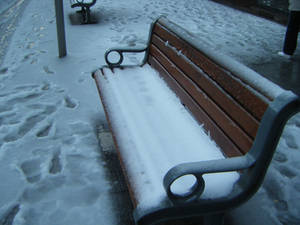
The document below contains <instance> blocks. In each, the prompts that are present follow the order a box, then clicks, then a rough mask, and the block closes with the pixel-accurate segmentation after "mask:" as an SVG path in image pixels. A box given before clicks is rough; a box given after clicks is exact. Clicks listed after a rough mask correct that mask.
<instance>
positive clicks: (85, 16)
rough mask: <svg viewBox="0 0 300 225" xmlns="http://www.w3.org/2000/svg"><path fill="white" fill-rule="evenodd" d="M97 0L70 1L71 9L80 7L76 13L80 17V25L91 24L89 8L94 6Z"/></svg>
mask: <svg viewBox="0 0 300 225" xmlns="http://www.w3.org/2000/svg"><path fill="white" fill-rule="evenodd" d="M96 1H97V0H70V4H71V8H75V7H81V10H80V11H77V12H78V13H81V15H82V23H84V24H88V23H92V21H91V10H90V7H92V6H93V5H95V3H96Z"/></svg>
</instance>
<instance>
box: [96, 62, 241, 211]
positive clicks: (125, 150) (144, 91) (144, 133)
mask: <svg viewBox="0 0 300 225" xmlns="http://www.w3.org/2000/svg"><path fill="white" fill-rule="evenodd" d="M104 74H105V75H104V76H102V75H101V76H99V79H100V82H99V84H100V88H101V89H102V100H103V102H104V104H105V105H106V110H107V113H108V114H109V115H110V118H111V120H110V122H111V126H112V129H113V131H114V135H115V138H116V140H117V142H118V144H119V145H118V146H119V148H120V149H119V150H120V154H121V157H122V158H124V163H125V165H124V166H125V167H126V170H127V173H128V179H129V180H130V183H131V184H133V185H132V188H133V191H134V192H135V193H134V195H135V196H136V198H137V199H136V200H137V202H138V204H139V207H142V208H145V209H147V208H151V207H154V206H157V205H159V203H160V202H161V201H163V200H164V199H166V198H167V195H166V192H165V190H164V187H163V177H164V175H165V174H166V173H167V171H168V170H169V169H170V168H172V167H173V166H175V165H177V164H180V163H184V162H196V161H204V160H212V159H221V158H224V156H223V154H222V152H221V151H220V149H219V147H218V146H217V145H216V144H215V142H214V141H212V140H211V139H210V137H209V136H208V135H207V134H206V133H205V131H204V129H203V128H202V127H201V125H199V124H198V122H197V121H196V120H194V118H193V117H192V116H191V115H190V113H189V112H188V111H187V110H186V109H185V108H184V106H183V105H182V104H181V102H180V100H179V99H178V98H177V96H176V95H175V94H174V93H173V92H172V91H171V90H170V89H169V88H168V86H167V85H166V83H165V82H164V80H163V79H162V78H161V77H160V76H159V74H158V73H157V72H156V71H155V70H154V69H152V68H151V67H150V66H149V65H147V64H146V65H144V66H143V67H135V68H126V69H114V72H112V71H111V70H110V69H108V68H107V69H104ZM238 178H239V174H238V173H237V172H230V173H218V174H210V175H204V179H205V184H206V186H205V190H204V192H203V194H202V197H201V198H206V199H207V198H216V197H222V196H226V195H228V194H229V193H230V191H231V190H232V187H233V184H234V183H235V182H236V181H237V180H238Z"/></svg>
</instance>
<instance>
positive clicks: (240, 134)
mask: <svg viewBox="0 0 300 225" xmlns="http://www.w3.org/2000/svg"><path fill="white" fill-rule="evenodd" d="M169 50H170V51H172V49H169ZM150 54H151V55H153V56H154V57H155V58H156V59H157V61H159V62H160V64H161V65H162V66H163V67H164V68H165V69H166V71H168V73H169V74H171V76H173V78H174V79H175V80H176V81H177V83H178V84H179V85H181V86H182V88H183V89H184V90H185V91H186V92H187V93H188V94H189V95H190V96H191V97H192V98H193V99H194V100H195V102H196V103H197V104H198V105H199V106H200V107H201V108H202V109H203V111H205V112H206V114H207V115H209V117H210V118H211V119H212V120H213V121H214V122H215V123H216V124H217V125H218V126H219V127H220V128H221V129H222V130H223V132H224V133H226V135H227V136H228V137H229V138H230V139H231V140H232V141H233V142H234V143H235V144H236V145H237V146H239V148H240V150H241V151H242V152H243V153H246V152H248V151H249V149H250V148H251V146H252V143H253V139H251V138H249V136H248V135H247V134H246V133H245V132H244V131H243V130H242V129H241V128H240V127H239V126H237V125H236V123H235V122H234V121H232V120H231V118H230V117H228V116H227V114H226V113H225V112H224V111H223V110H222V109H220V108H219V106H218V105H216V104H215V103H214V102H213V101H212V100H211V99H210V98H209V97H208V96H207V95H206V94H205V93H204V92H203V91H202V90H201V89H200V88H199V87H198V86H197V85H196V84H195V83H194V82H193V81H192V80H191V79H189V78H188V77H187V76H186V75H185V74H184V73H183V72H182V71H180V70H179V68H178V67H177V66H176V65H174V64H173V63H172V62H171V61H170V60H169V59H168V58H167V57H166V56H165V55H163V53H162V52H160V51H159V50H158V49H157V48H156V47H155V46H154V45H151V48H150Z"/></svg>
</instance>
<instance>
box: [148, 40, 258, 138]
mask: <svg viewBox="0 0 300 225" xmlns="http://www.w3.org/2000/svg"><path fill="white" fill-rule="evenodd" d="M152 42H153V43H154V44H155V45H156V46H157V47H158V48H159V49H160V50H161V51H162V52H165V54H166V55H167V56H168V58H170V59H171V60H172V61H173V62H174V63H175V64H176V65H178V66H179V67H180V69H181V70H182V71H184V73H185V74H187V76H189V77H190V78H191V79H192V80H193V81H194V82H195V83H197V85H198V86H199V87H200V88H201V89H203V90H204V91H205V93H206V94H207V95H208V96H210V97H211V98H212V99H213V100H214V101H215V102H216V103H217V104H218V105H219V106H220V107H221V108H222V109H223V110H224V111H225V112H226V113H227V114H228V115H229V116H230V117H231V118H232V119H233V120H234V121H236V122H237V123H238V124H239V125H240V126H241V127H242V129H243V130H245V132H246V133H247V134H248V135H250V136H251V137H252V138H255V136H256V132H257V130H258V126H259V122H258V121H257V119H255V118H254V117H253V116H252V115H251V114H249V113H248V112H247V111H246V110H245V109H244V108H243V107H242V106H241V105H240V104H238V102H236V101H235V99H233V98H232V97H231V96H230V95H228V94H227V93H226V92H224V90H223V89H222V88H221V87H220V86H219V85H218V84H217V83H216V82H215V81H214V80H212V79H211V78H210V77H209V76H208V75H207V74H205V73H204V72H203V71H202V70H200V69H199V68H198V67H197V66H196V65H195V64H193V65H192V64H191V63H190V62H187V60H185V57H182V56H179V55H178V54H177V53H176V52H174V51H173V52H170V51H169V50H170V49H171V48H170V47H169V46H166V45H165V43H164V42H163V41H162V40H161V39H160V38H159V37H158V36H156V35H153V37H152Z"/></svg>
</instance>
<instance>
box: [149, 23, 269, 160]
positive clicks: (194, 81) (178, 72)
mask: <svg viewBox="0 0 300 225" xmlns="http://www.w3.org/2000/svg"><path fill="white" fill-rule="evenodd" d="M169 26H170V24H169V23H164V20H158V22H156V23H155V24H154V26H153V28H152V33H151V37H150V45H149V55H148V59H147V62H148V63H149V64H150V65H151V66H152V67H154V68H155V69H156V70H158V71H159V73H160V75H161V76H162V77H163V78H164V79H165V81H166V82H167V83H168V84H169V86H170V87H171V88H172V89H173V91H175V93H176V94H177V96H178V97H179V98H180V99H181V101H182V103H183V104H184V105H185V106H186V107H187V108H188V109H189V110H190V112H191V113H192V114H193V116H194V118H195V119H196V120H197V121H198V122H199V123H200V124H203V125H204V128H205V129H206V130H207V132H208V133H209V134H210V135H211V137H212V138H213V139H214V140H215V141H216V143H217V144H218V145H219V146H220V147H221V148H222V150H223V152H224V153H225V155H226V156H227V157H232V156H240V155H244V154H246V153H247V152H248V151H249V150H250V148H251V147H252V144H253V141H254V139H255V136H256V133H257V130H258V127H259V124H260V121H261V119H262V116H263V114H264V112H265V111H266V109H267V107H268V105H269V102H270V101H272V99H270V97H268V96H265V95H264V94H263V93H261V92H260V91H258V90H255V88H253V87H252V86H251V85H250V84H249V83H246V82H245V81H243V80H242V79H240V78H239V77H238V76H236V75H235V74H234V73H232V71H229V70H227V69H225V68H224V67H222V66H221V65H218V64H216V63H215V62H214V61H213V60H211V59H210V58H209V57H208V56H206V55H204V54H203V53H202V52H201V51H199V50H198V49H197V46H193V45H192V44H191V41H190V40H189V41H186V40H185V36H186V34H182V33H180V31H179V32H178V33H177V34H176V29H174V27H171V28H170V27H169ZM171 30H172V31H171Z"/></svg>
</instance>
